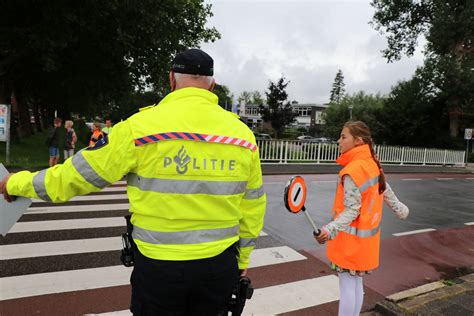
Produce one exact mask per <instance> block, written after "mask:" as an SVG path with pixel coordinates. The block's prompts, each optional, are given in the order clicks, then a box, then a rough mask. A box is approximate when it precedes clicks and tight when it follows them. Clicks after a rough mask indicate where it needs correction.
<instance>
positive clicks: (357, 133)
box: [344, 121, 386, 194]
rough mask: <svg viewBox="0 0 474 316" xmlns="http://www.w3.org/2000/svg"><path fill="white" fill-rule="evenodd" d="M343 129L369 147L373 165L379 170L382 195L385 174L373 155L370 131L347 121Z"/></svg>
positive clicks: (363, 125)
mask: <svg viewBox="0 0 474 316" xmlns="http://www.w3.org/2000/svg"><path fill="white" fill-rule="evenodd" d="M344 127H346V128H347V129H348V130H349V133H351V135H352V136H353V137H360V138H361V139H362V141H363V142H364V144H367V145H369V148H370V152H371V154H372V158H373V159H374V161H375V163H376V164H377V166H378V167H379V170H380V176H379V194H382V193H383V192H385V189H386V184H385V174H384V173H383V170H382V166H381V165H380V161H379V160H378V158H377V155H376V154H375V151H374V146H373V145H374V142H373V140H372V136H371V135H370V129H369V127H368V126H367V125H366V124H365V123H364V122H362V121H349V122H346V124H344Z"/></svg>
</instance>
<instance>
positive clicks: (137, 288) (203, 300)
mask: <svg viewBox="0 0 474 316" xmlns="http://www.w3.org/2000/svg"><path fill="white" fill-rule="evenodd" d="M213 63H214V62H213V59H212V58H211V57H210V56H209V55H208V54H206V53H205V52H203V51H202V50H199V49H189V50H186V51H184V52H182V53H180V54H178V55H177V56H176V57H175V59H174V61H173V64H172V67H171V71H170V74H169V79H170V84H171V90H172V92H171V93H170V94H168V95H167V96H166V97H165V98H164V99H163V100H162V101H161V102H160V103H159V104H158V105H157V106H155V107H151V108H148V109H147V110H144V111H141V112H139V113H137V114H135V115H133V116H132V117H130V118H129V119H127V120H126V121H123V122H120V123H118V124H116V125H115V126H114V132H113V133H112V134H111V135H108V136H105V137H104V138H103V139H102V140H100V141H98V142H97V143H96V145H95V146H94V147H92V148H86V149H84V150H82V151H79V152H78V153H77V154H76V155H74V156H73V158H72V159H69V160H67V161H66V162H65V163H64V164H63V165H57V166H55V167H53V168H49V169H45V170H42V171H40V172H34V173H31V172H28V171H21V172H18V173H16V174H14V175H11V177H10V178H9V179H8V178H5V179H3V181H2V183H0V192H2V193H3V194H4V196H5V198H6V199H7V200H11V199H12V198H13V197H14V196H27V197H32V198H41V199H43V200H46V201H53V202H64V201H67V200H69V199H70V198H72V197H73V196H76V195H82V194H87V193H89V192H97V191H100V190H101V189H102V188H104V187H106V186H108V185H110V184H112V183H114V182H115V181H117V180H119V179H121V178H123V177H124V176H126V177H127V186H128V188H127V193H128V195H129V200H130V212H131V213H132V219H131V222H132V224H133V225H134V229H133V234H132V236H133V239H134V241H135V243H136V245H137V248H138V251H137V253H136V254H135V266H134V269H133V273H132V277H131V284H132V299H131V311H132V312H133V314H134V315H216V314H218V313H219V312H221V311H222V310H224V309H225V305H226V302H227V301H228V299H229V298H230V296H231V292H232V289H233V287H234V286H235V285H236V284H237V282H238V278H239V274H240V275H245V273H246V269H247V266H248V263H249V256H250V253H251V251H252V250H253V248H254V246H255V241H256V239H257V237H258V235H259V233H260V231H261V229H262V226H263V218H264V213H265V204H266V198H265V194H264V192H263V189H262V174H261V168H260V161H259V154H258V150H257V147H256V145H255V144H256V142H255V138H254V135H253V133H252V132H251V131H250V129H249V128H248V127H247V126H246V125H245V124H244V123H242V122H240V121H239V119H238V117H237V116H236V115H234V114H233V113H230V112H228V111H225V110H224V109H222V108H221V107H220V106H219V105H218V103H217V101H218V99H217V96H216V95H214V94H213V93H212V92H211V91H212V89H213V88H214V85H215V81H214V79H213V77H212V76H213Z"/></svg>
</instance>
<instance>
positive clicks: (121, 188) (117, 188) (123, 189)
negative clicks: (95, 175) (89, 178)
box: [100, 187, 127, 192]
mask: <svg viewBox="0 0 474 316" xmlns="http://www.w3.org/2000/svg"><path fill="white" fill-rule="evenodd" d="M110 191H121V192H122V191H127V187H106V188H103V189H102V190H100V192H110Z"/></svg>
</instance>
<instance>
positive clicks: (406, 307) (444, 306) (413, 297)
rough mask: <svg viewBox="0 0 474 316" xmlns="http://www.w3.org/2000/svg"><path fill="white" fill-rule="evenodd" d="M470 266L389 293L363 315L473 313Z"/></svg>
mask: <svg viewBox="0 0 474 316" xmlns="http://www.w3.org/2000/svg"><path fill="white" fill-rule="evenodd" d="M469 270H470V271H469V272H471V273H470V274H467V275H465V276H461V277H458V278H455V279H454V280H443V281H437V282H432V283H428V284H425V285H422V286H419V287H416V288H413V289H410V290H406V291H402V292H399V293H396V294H393V295H390V296H388V297H386V298H385V300H383V301H381V302H379V303H377V305H376V306H375V309H374V310H373V311H370V312H366V313H362V314H361V315H362V316H379V315H397V316H398V315H406V316H409V315H420V316H421V315H423V316H424V315H426V316H428V315H430V316H438V315H450V316H467V315H474V300H473V298H474V273H473V272H474V269H472V268H471V269H469ZM465 272H466V271H461V272H460V273H461V274H464V273H465Z"/></svg>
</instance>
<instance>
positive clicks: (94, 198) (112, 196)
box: [31, 193, 128, 203]
mask: <svg viewBox="0 0 474 316" xmlns="http://www.w3.org/2000/svg"><path fill="white" fill-rule="evenodd" d="M119 199H128V196H127V194H125V193H123V194H101V195H81V196H76V197H73V198H72V199H70V200H69V201H70V202H72V201H100V200H119ZM31 200H32V201H33V202H35V203H46V202H45V201H43V200H40V199H31ZM48 203H50V202H48Z"/></svg>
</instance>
